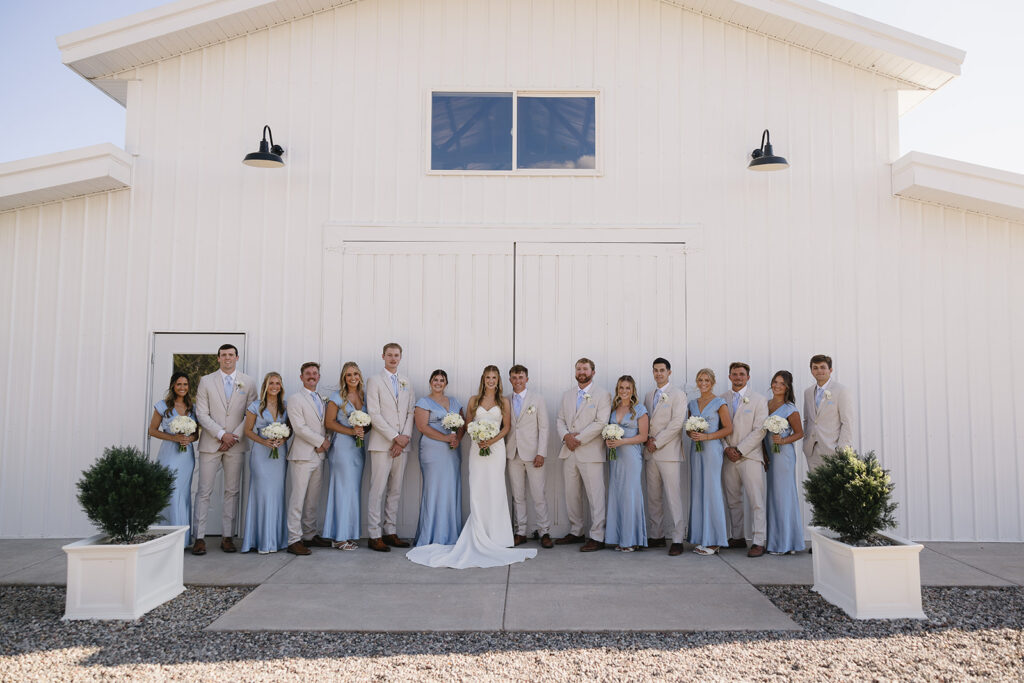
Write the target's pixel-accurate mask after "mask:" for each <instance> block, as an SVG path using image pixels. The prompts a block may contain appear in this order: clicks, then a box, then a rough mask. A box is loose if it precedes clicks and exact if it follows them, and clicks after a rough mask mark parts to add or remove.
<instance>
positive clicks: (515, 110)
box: [422, 86, 604, 177]
mask: <svg viewBox="0 0 1024 683" xmlns="http://www.w3.org/2000/svg"><path fill="white" fill-rule="evenodd" d="M435 93H458V94H464V95H472V94H474V93H511V94H512V168H511V169H509V170H475V169H434V168H431V163H432V158H431V156H432V149H433V146H432V145H433V127H432V119H433V106H434V94H435ZM520 97H593V98H594V168H517V165H518V164H519V98H520ZM601 99H602V98H601V91H600V90H595V89H581V90H536V89H525V88H493V87H487V88H473V87H465V86H460V87H435V88H430V89H428V90H427V91H426V95H425V97H424V100H425V102H426V104H425V107H424V110H425V112H426V115H425V116H423V117H422V119H423V122H424V124H423V126H424V135H423V139H424V140H425V142H426V144H425V145H424V156H425V159H424V168H425V170H426V173H427V175H436V176H573V177H581V176H582V177H586V176H602V175H604V167H603V162H604V154H603V153H602V151H601V150H602V147H603V144H602V135H601V121H602V116H601Z"/></svg>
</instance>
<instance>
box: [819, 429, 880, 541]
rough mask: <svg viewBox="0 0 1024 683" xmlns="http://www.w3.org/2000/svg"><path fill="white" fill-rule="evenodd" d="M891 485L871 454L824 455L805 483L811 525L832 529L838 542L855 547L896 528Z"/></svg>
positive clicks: (844, 452)
mask: <svg viewBox="0 0 1024 683" xmlns="http://www.w3.org/2000/svg"><path fill="white" fill-rule="evenodd" d="M892 490H893V483H892V480H891V479H890V478H889V472H888V470H884V469H882V466H881V465H879V464H878V460H877V459H876V458H875V452H874V451H871V452H870V453H868V454H867V455H866V456H863V457H861V456H860V455H858V453H857V452H856V451H855V450H853V449H852V448H849V447H847V448H841V449H838V450H836V452H835V454H834V455H826V456H825V458H824V461H823V462H822V464H821V465H820V466H819V467H817V468H816V469H815V470H814V471H812V472H811V473H810V474H809V475H808V477H807V481H805V482H804V492H805V493H806V494H807V502H808V503H810V504H811V506H812V507H813V509H812V516H811V524H814V525H815V526H823V527H825V528H827V529H831V530H832V531H834V532H836V533H837V534H838V535H839V540H840V541H842V542H843V543H848V544H850V545H857V544H858V543H860V542H862V541H864V540H865V539H867V538H868V537H869V536H871V535H873V534H876V533H878V532H879V531H881V530H882V529H886V528H889V527H893V526H895V525H896V518H895V517H894V516H893V512H895V511H896V503H894V502H892V500H891V498H892Z"/></svg>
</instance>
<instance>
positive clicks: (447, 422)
mask: <svg viewBox="0 0 1024 683" xmlns="http://www.w3.org/2000/svg"><path fill="white" fill-rule="evenodd" d="M464 424H466V421H465V420H463V419H462V416H461V415H459V414H458V413H447V414H446V415H445V416H444V417H442V418H441V426H442V427H444V428H445V429H447V430H448V431H450V432H452V433H454V432H455V431H457V430H458V429H460V428H461V427H462V425H464ZM453 448H455V446H452V445H451V444H448V449H449V450H451V449H453Z"/></svg>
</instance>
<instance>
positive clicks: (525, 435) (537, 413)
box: [505, 389, 550, 462]
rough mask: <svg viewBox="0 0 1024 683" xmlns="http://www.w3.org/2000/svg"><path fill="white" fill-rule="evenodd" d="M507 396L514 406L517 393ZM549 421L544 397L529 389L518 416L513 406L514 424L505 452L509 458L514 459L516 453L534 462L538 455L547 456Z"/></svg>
mask: <svg viewBox="0 0 1024 683" xmlns="http://www.w3.org/2000/svg"><path fill="white" fill-rule="evenodd" d="M506 398H508V403H509V407H510V408H512V403H513V401H514V399H515V394H509V395H508V396H507V397H506ZM549 423H550V420H549V419H548V408H547V405H545V403H544V397H543V396H541V395H540V394H538V393H537V392H536V391H530V390H529V389H527V390H526V397H525V398H524V399H523V410H522V412H520V413H519V417H516V411H515V409H514V408H512V426H511V427H510V428H509V430H508V435H507V436H506V437H505V454H506V455H507V456H508V459H509V460H512V459H513V458H515V457H516V455H518V456H519V457H520V458H521V459H522V460H526V461H527V462H533V459H534V458H535V457H537V456H538V455H539V456H541V457H545V458H546V457H547V454H548V432H549Z"/></svg>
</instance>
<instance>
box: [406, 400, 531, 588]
mask: <svg viewBox="0 0 1024 683" xmlns="http://www.w3.org/2000/svg"><path fill="white" fill-rule="evenodd" d="M475 419H477V420H490V421H491V422H497V423H498V424H500V423H501V406H500V405H497V406H493V407H492V408H491V409H490V410H484V409H483V408H480V407H478V408H477V409H476V417H475ZM512 543H513V540H512V519H511V517H510V516H509V512H508V496H507V494H506V493H505V442H504V440H502V441H498V442H497V443H495V444H494V445H492V446H491V453H490V455H486V456H481V455H480V449H479V448H478V447H477V445H476V443H474V444H473V445H472V448H471V449H470V452H469V519H467V520H466V524H465V525H464V526H463V527H462V533H461V534H459V540H457V541H456V542H455V545H440V544H438V543H434V544H431V545H421V546H419V547H418V548H413V549H412V550H410V551H409V552H408V553H407V554H406V557H408V558H409V559H410V560H412V561H413V562H416V563H417V564H424V565H426V566H428V567H451V568H453V569H465V568H468V567H502V566H505V565H508V564H512V563H513V562H522V561H524V560H526V559H529V558H531V557H536V555H537V551H536V549H532V550H519V549H516V548H513V547H511V546H512Z"/></svg>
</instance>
